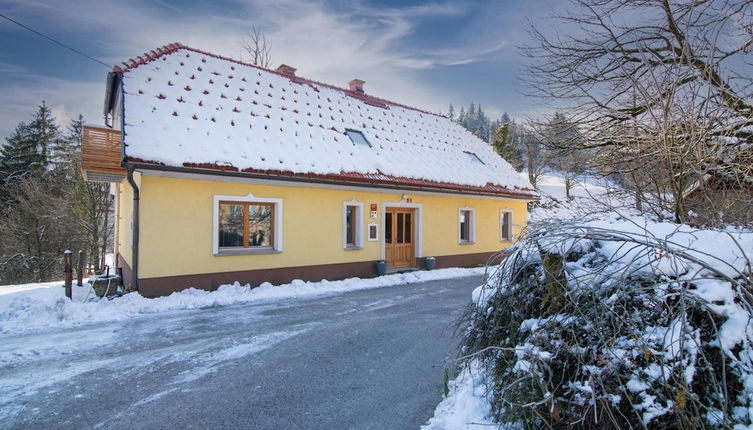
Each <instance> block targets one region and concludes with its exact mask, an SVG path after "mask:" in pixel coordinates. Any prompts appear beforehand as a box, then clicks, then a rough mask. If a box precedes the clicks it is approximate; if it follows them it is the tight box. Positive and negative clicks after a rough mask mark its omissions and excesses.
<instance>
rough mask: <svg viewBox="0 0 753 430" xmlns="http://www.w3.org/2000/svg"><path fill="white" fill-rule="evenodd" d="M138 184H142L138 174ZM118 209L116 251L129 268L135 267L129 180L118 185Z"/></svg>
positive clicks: (136, 179) (131, 190)
mask: <svg viewBox="0 0 753 430" xmlns="http://www.w3.org/2000/svg"><path fill="white" fill-rule="evenodd" d="M133 179H134V181H135V182H136V184H139V183H141V174H140V173H138V172H136V173H134V176H133ZM116 202H117V208H116V211H115V215H116V219H115V222H116V223H117V225H116V227H115V232H116V235H115V241H116V242H117V243H116V249H117V252H118V254H120V256H121V257H123V259H125V261H126V263H128V265H129V266H133V264H132V262H131V260H132V256H133V251H132V248H131V242H132V226H131V220H132V218H133V188H131V185H130V184H129V183H128V181H127V180H125V179H124V180H123V181H122V182H120V183H119V184H118V185H117V195H116Z"/></svg>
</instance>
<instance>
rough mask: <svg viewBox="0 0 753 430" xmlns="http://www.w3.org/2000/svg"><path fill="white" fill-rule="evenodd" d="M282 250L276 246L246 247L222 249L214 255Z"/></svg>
mask: <svg viewBox="0 0 753 430" xmlns="http://www.w3.org/2000/svg"><path fill="white" fill-rule="evenodd" d="M281 252H282V251H278V250H276V249H274V248H244V249H220V250H219V251H217V252H216V253H215V254H214V256H215V257H221V256H225V255H252V254H280V253H281Z"/></svg>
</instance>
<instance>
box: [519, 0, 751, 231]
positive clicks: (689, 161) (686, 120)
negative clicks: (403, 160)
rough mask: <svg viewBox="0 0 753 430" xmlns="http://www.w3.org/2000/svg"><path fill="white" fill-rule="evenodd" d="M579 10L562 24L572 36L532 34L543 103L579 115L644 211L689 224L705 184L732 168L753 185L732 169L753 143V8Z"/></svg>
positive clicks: (654, 1)
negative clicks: (646, 206)
mask: <svg viewBox="0 0 753 430" xmlns="http://www.w3.org/2000/svg"><path fill="white" fill-rule="evenodd" d="M572 6H573V9H571V12H570V13H568V14H565V15H560V16H558V17H556V19H557V20H558V21H559V23H560V24H561V26H562V27H564V28H565V30H564V31H560V32H555V34H551V33H549V30H548V29H547V30H543V29H536V28H534V29H532V34H533V37H534V39H535V43H534V44H532V45H531V46H528V47H525V48H524V49H523V51H524V52H525V54H526V55H527V56H528V57H529V59H530V60H531V61H530V66H529V68H528V76H527V82H528V83H529V85H530V87H529V88H530V90H531V91H530V92H531V94H532V95H536V96H540V97H543V98H547V99H550V100H551V99H554V100H558V101H559V103H562V102H563V101H564V102H565V103H566V104H568V105H569V109H568V113H569V114H570V116H571V118H573V119H574V120H575V121H577V122H578V123H579V124H580V126H581V130H582V131H583V132H584V133H585V134H586V135H587V136H588V137H589V139H586V140H584V143H583V146H585V147H590V148H598V149H599V152H600V154H601V161H602V163H603V167H604V168H605V170H607V171H609V170H612V171H611V172H607V173H613V174H618V175H621V176H622V177H623V178H628V179H630V178H633V179H635V183H634V185H635V189H636V190H638V193H637V195H638V196H641V195H642V197H638V198H637V199H636V201H637V202H645V201H659V202H661V203H662V204H665V205H669V206H670V209H671V210H672V211H673V212H674V213H675V218H676V219H677V221H685V220H686V218H687V208H686V206H685V202H684V197H685V195H686V194H687V193H688V192H689V190H691V189H692V188H693V186H694V185H693V184H696V183H697V182H698V181H699V180H702V179H703V178H704V177H706V176H707V175H709V174H713V173H714V172H717V171H718V170H719V169H720V168H721V167H722V166H724V169H726V173H725V174H726V175H727V176H730V175H731V176H732V177H735V178H737V180H740V181H748V182H749V181H750V179H751V177H750V176H749V173H748V172H749V169H746V168H744V166H743V165H742V164H743V163H730V160H733V159H735V154H736V153H737V152H739V151H740V150H741V149H742V148H744V147H745V146H746V145H748V144H750V143H752V142H753V131H752V130H753V105H752V104H751V97H752V96H753V75H751V74H750V72H749V71H750V68H751V66H752V65H753V63H752V62H751V53H753V50H751V43H752V41H753V35H752V34H751V26H753V2H750V1H744V0H708V1H702V2H670V1H669V0H650V1H643V2H634V1H630V0H572ZM552 27H553V26H549V27H548V28H552ZM542 28H543V27H542ZM648 169H650V170H648ZM741 169H742V170H741ZM646 179H649V180H648V181H645V180H646ZM644 193H648V194H649V195H650V197H649V198H646V194H644Z"/></svg>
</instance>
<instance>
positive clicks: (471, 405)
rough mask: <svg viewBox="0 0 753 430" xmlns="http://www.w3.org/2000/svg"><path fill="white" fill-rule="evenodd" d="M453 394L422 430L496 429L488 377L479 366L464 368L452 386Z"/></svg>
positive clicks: (442, 403)
mask: <svg viewBox="0 0 753 430" xmlns="http://www.w3.org/2000/svg"><path fill="white" fill-rule="evenodd" d="M450 390H451V391H450V394H449V395H448V396H447V397H446V398H445V399H444V400H442V402H441V403H440V404H439V406H437V409H436V410H435V411H434V416H433V417H432V418H431V419H430V420H429V422H427V423H426V425H424V426H423V427H421V430H473V429H488V428H494V427H493V426H496V424H495V423H494V421H493V420H492V419H491V404H490V402H491V396H490V393H489V389H488V387H487V384H486V375H485V374H484V372H482V371H481V369H480V368H479V367H478V366H477V365H475V364H474V365H471V366H470V367H469V368H463V369H462V371H461V372H460V375H458V377H457V378H455V380H454V381H452V382H451V383H450ZM490 426H492V427H490Z"/></svg>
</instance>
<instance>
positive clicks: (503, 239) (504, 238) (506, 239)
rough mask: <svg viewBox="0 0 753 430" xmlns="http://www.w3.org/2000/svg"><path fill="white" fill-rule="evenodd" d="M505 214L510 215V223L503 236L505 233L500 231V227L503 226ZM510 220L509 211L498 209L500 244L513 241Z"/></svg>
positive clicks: (511, 214) (511, 215) (510, 212)
mask: <svg viewBox="0 0 753 430" xmlns="http://www.w3.org/2000/svg"><path fill="white" fill-rule="evenodd" d="M505 214H510V223H509V224H508V230H509V231H507V236H505V231H504V230H503V229H502V226H503V225H504V221H505ZM512 220H513V213H512V211H511V210H510V209H500V210H499V241H500V242H512V239H513V231H514V230H513V227H512Z"/></svg>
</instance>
